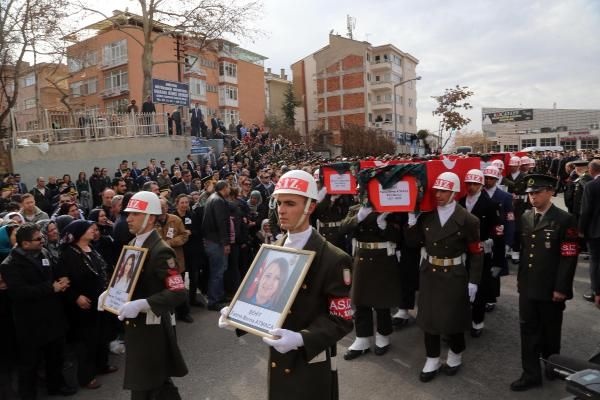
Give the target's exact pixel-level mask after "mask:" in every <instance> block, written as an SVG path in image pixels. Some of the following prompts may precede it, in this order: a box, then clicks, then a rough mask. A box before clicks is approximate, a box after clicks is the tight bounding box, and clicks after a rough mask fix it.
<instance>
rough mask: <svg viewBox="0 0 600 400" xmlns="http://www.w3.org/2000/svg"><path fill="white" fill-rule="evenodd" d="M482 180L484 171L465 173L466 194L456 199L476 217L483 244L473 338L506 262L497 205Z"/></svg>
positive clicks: (473, 317)
mask: <svg viewBox="0 0 600 400" xmlns="http://www.w3.org/2000/svg"><path fill="white" fill-rule="evenodd" d="M483 181H484V176H483V172H481V171H480V170H478V169H472V170H470V171H468V172H467V174H466V176H465V183H466V186H467V195H466V196H465V197H463V198H462V199H460V201H459V204H460V205H461V206H463V207H464V208H466V209H467V211H469V212H470V213H471V214H473V215H474V216H476V217H477V218H478V219H479V238H480V240H481V242H482V245H483V270H482V274H481V284H480V285H479V288H478V290H477V296H475V301H474V302H473V307H472V319H473V321H472V326H471V336H472V337H474V338H478V337H480V336H481V333H482V331H483V327H484V319H485V307H486V304H487V303H495V302H496V290H495V288H496V280H497V279H498V277H499V276H500V272H501V271H502V265H503V263H504V262H505V261H506V260H505V258H504V225H503V221H502V212H501V209H500V204H498V203H496V202H495V201H493V200H492V199H490V197H489V196H488V194H487V192H486V191H484V190H481V189H482V187H483ZM467 257H468V256H467ZM467 263H468V260H467Z"/></svg>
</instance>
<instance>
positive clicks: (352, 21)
mask: <svg viewBox="0 0 600 400" xmlns="http://www.w3.org/2000/svg"><path fill="white" fill-rule="evenodd" d="M346 27H347V28H348V38H350V39H354V38H353V34H352V33H353V31H354V29H355V28H356V18H353V17H351V16H350V15H346Z"/></svg>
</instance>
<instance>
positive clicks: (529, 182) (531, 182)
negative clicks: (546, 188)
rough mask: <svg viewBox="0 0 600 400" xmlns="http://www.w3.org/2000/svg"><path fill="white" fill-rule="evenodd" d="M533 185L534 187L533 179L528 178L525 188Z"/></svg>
mask: <svg viewBox="0 0 600 400" xmlns="http://www.w3.org/2000/svg"><path fill="white" fill-rule="evenodd" d="M533 185H535V180H534V179H533V178H530V179H529V180H528V181H527V186H529V187H531V186H533Z"/></svg>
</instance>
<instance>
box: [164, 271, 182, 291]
mask: <svg viewBox="0 0 600 400" xmlns="http://www.w3.org/2000/svg"><path fill="white" fill-rule="evenodd" d="M165 287H166V289H167V290H170V291H171V292H178V291H180V290H184V289H185V282H184V281H183V278H182V277H181V274H180V273H178V272H177V270H173V269H169V275H167V277H166V278H165Z"/></svg>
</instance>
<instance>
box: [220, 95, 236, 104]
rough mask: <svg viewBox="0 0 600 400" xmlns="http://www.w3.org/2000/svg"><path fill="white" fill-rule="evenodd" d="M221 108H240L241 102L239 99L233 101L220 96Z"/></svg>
mask: <svg viewBox="0 0 600 400" xmlns="http://www.w3.org/2000/svg"><path fill="white" fill-rule="evenodd" d="M219 106H220V107H239V102H238V100H237V99H231V98H229V97H227V96H219Z"/></svg>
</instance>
